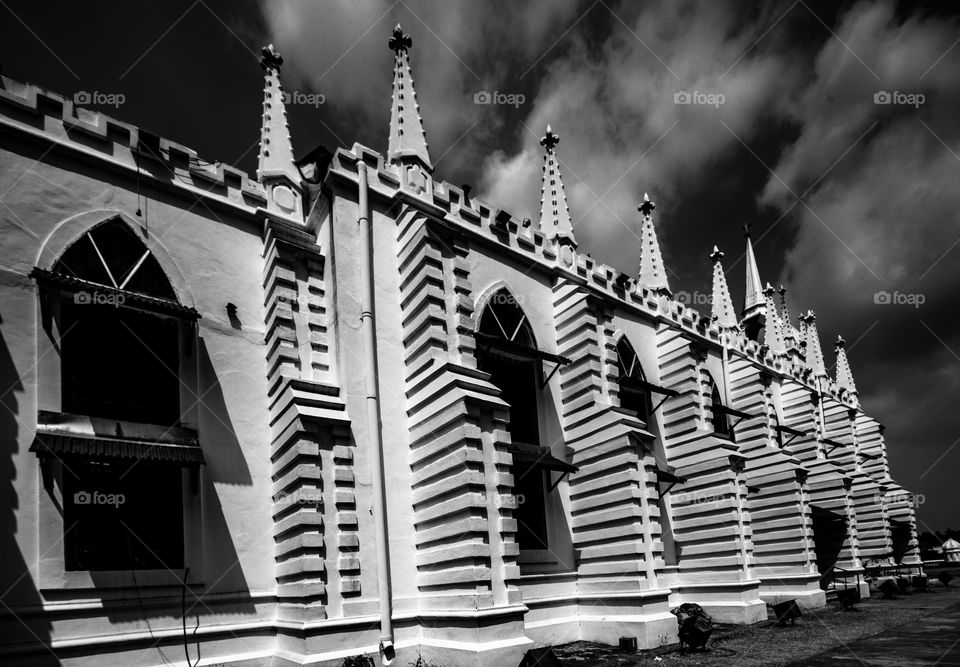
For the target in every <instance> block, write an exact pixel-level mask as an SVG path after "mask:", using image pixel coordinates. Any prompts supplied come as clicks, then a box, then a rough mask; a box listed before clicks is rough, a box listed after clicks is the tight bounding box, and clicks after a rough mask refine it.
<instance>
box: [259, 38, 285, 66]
mask: <svg viewBox="0 0 960 667" xmlns="http://www.w3.org/2000/svg"><path fill="white" fill-rule="evenodd" d="M260 53H261V56H260V67H262V68H263V69H276V70H278V69H280V65H282V64H283V58H282V57H281V56H280V54H279V53H277V51H276V49H274V48H273V44H268V45H266V46H265V47H263V48H262V49H260Z"/></svg>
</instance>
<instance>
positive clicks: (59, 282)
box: [30, 266, 200, 320]
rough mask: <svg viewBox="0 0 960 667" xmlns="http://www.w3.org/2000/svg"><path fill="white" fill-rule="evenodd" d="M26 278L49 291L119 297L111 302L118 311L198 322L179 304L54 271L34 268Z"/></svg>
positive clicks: (198, 314) (188, 309)
mask: <svg viewBox="0 0 960 667" xmlns="http://www.w3.org/2000/svg"><path fill="white" fill-rule="evenodd" d="M30 277H31V278H33V279H34V280H36V281H37V283H38V284H40V285H44V286H47V287H53V288H56V289H59V290H61V291H63V292H69V293H72V294H76V293H79V292H89V293H91V294H98V295H107V296H113V297H118V296H119V297H122V299H114V303H116V304H117V307H118V308H133V309H137V310H145V311H147V312H151V313H157V314H161V315H169V316H172V317H179V318H181V319H185V320H199V319H200V313H198V312H197V311H196V310H195V309H193V308H190V307H188V306H184V305H182V304H179V303H177V302H176V301H170V300H169V299H161V298H160V297H157V296H150V295H149V294H141V293H139V292H131V291H129V290H125V289H120V288H118V287H111V286H109V285H101V284H100V283H95V282H91V281H89V280H84V279H83V278H75V277H73V276H68V275H66V274H64V273H59V272H57V271H49V270H47V269H41V268H40V267H38V266H37V267H34V268H33V270H32V271H31V272H30Z"/></svg>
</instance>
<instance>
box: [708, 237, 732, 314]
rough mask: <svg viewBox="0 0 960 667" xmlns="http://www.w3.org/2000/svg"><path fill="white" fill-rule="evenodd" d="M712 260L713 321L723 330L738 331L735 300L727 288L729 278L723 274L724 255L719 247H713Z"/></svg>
mask: <svg viewBox="0 0 960 667" xmlns="http://www.w3.org/2000/svg"><path fill="white" fill-rule="evenodd" d="M710 259H711V261H712V262H713V293H712V299H711V300H712V302H713V307H712V310H711V313H710V314H711V316H712V319H714V320H715V321H716V322H717V324H718V325H719V326H720V328H721V329H727V330H730V329H736V328H738V327H737V314H736V311H734V309H733V299H731V298H730V288H729V287H728V286H727V277H726V276H725V275H724V274H723V265H722V264H721V260H722V259H723V253H722V252H720V249H719V248H717V246H713V252H712V253H710Z"/></svg>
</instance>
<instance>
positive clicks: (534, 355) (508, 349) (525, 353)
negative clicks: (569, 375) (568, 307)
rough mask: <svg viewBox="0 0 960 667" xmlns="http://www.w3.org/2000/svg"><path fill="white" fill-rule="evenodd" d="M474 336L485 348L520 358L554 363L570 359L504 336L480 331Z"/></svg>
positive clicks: (563, 362) (568, 361)
mask: <svg viewBox="0 0 960 667" xmlns="http://www.w3.org/2000/svg"><path fill="white" fill-rule="evenodd" d="M473 335H474V337H475V338H476V339H477V342H478V343H480V344H481V345H483V347H485V348H487V349H495V350H496V351H498V352H503V353H506V354H507V355H513V356H516V357H519V358H521V359H544V360H546V361H552V362H554V363H556V364H569V363H570V360H569V359H567V358H566V357H564V356H561V355H559V354H554V353H553V352H546V351H544V350H539V349H537V348H535V347H530V346H529V345H524V344H522V343H516V342H514V341H511V340H507V339H506V338H501V337H500V336H491V335H490V334H485V333H482V332H480V331H477V332H474V334H473Z"/></svg>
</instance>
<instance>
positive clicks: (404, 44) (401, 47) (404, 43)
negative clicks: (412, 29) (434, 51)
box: [387, 23, 413, 53]
mask: <svg viewBox="0 0 960 667" xmlns="http://www.w3.org/2000/svg"><path fill="white" fill-rule="evenodd" d="M387 46H389V47H390V50H391V51H393V52H394V53H400V52H401V51H407V50H408V49H409V48H410V47H412V46H413V40H412V39H410V35H405V34H403V29H402V28H401V27H400V24H399V23H398V24H397V27H396V28H394V29H393V35H392V36H391V37H390V41H389V42H387Z"/></svg>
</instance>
